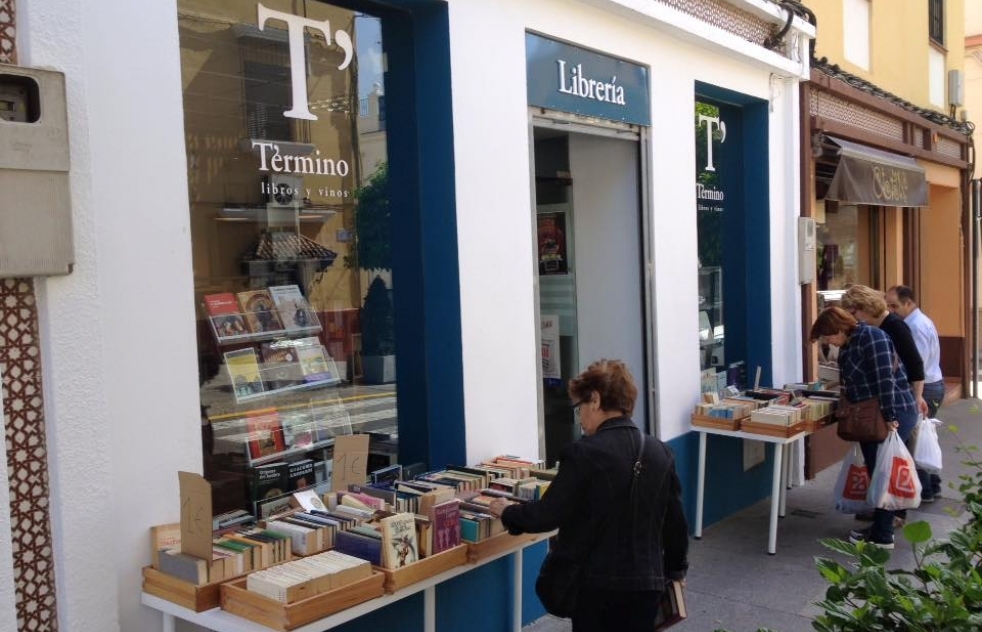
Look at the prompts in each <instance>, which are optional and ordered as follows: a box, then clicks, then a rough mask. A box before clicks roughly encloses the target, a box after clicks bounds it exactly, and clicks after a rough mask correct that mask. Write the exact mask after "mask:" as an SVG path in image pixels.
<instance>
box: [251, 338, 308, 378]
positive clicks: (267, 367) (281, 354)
mask: <svg viewBox="0 0 982 632" xmlns="http://www.w3.org/2000/svg"><path fill="white" fill-rule="evenodd" d="M259 352H260V355H261V356H262V359H263V367H262V376H263V381H264V382H266V385H267V386H268V387H269V389H270V390H276V389H279V388H288V387H290V386H296V385H297V384H303V383H304V375H303V370H301V368H300V360H299V357H298V356H297V349H296V347H295V346H294V345H292V344H282V343H279V342H265V343H263V344H262V345H261V347H260V351H259Z"/></svg>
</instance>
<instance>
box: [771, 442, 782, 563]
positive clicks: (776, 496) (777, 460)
mask: <svg viewBox="0 0 982 632" xmlns="http://www.w3.org/2000/svg"><path fill="white" fill-rule="evenodd" d="M783 456H784V446H782V445H781V444H779V443H775V444H774V475H773V482H772V483H771V524H770V529H769V530H768V534H767V552H768V553H770V554H771V555H774V554H775V553H777V511H778V505H780V504H781V491H782V485H781V478H782V476H781V471H782V468H783V465H784V463H783V461H784V459H783V458H782V457H783Z"/></svg>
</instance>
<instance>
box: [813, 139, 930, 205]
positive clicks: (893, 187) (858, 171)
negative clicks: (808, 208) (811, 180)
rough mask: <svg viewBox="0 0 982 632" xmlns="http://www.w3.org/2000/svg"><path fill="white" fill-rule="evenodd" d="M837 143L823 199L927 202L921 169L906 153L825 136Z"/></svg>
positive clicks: (882, 202)
mask: <svg viewBox="0 0 982 632" xmlns="http://www.w3.org/2000/svg"><path fill="white" fill-rule="evenodd" d="M825 138H827V139H828V140H830V141H832V142H833V143H835V144H836V145H838V146H839V166H838V167H837V168H836V170H835V176H833V178H832V184H831V185H829V192H828V193H826V194H825V199H826V200H836V201H838V202H844V203H847V204H870V205H876V206H927V205H928V200H927V178H926V177H925V175H924V169H923V168H922V167H921V166H920V165H918V164H917V161H916V160H914V159H913V158H910V157H909V156H901V155H900V154H895V153H893V152H889V151H883V150H880V149H874V148H872V147H868V146H866V145H860V144H859V143H853V142H851V141H847V140H842V139H841V138H835V137H834V136H828V135H826V137H825Z"/></svg>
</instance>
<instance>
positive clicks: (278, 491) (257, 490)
mask: <svg viewBox="0 0 982 632" xmlns="http://www.w3.org/2000/svg"><path fill="white" fill-rule="evenodd" d="M287 476H288V466H287V464H286V463H284V462H283V461H277V462H276V463H264V464H263V465H257V466H255V467H253V468H252V470H251V471H250V474H249V499H250V500H262V499H264V498H275V497H277V496H282V495H283V494H285V493H286V492H287V486H288V484H289V480H288V478H287Z"/></svg>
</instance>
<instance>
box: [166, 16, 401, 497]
mask: <svg viewBox="0 0 982 632" xmlns="http://www.w3.org/2000/svg"><path fill="white" fill-rule="evenodd" d="M265 4H267V5H269V8H265V7H264V6H263V5H261V4H260V5H257V3H255V2H226V3H221V4H217V5H216V4H215V3H213V2H208V1H206V0H180V1H179V3H178V6H179V9H178V11H179V34H180V45H181V63H182V74H183V95H184V112H185V142H186V148H187V165H188V186H189V196H190V209H191V240H192V248H193V266H194V290H195V304H196V306H197V309H198V310H199V319H198V350H199V374H200V384H201V410H202V415H203V421H202V427H203V429H204V431H205V435H204V436H205V442H204V443H205V473H206V476H207V477H208V478H209V479H210V480H211V481H212V482H213V484H214V487H215V494H214V498H215V510H216V511H220V510H227V509H233V508H240V507H241V508H249V509H250V510H253V511H255V512H257V513H259V514H268V513H269V512H270V511H273V510H274V509H276V508H277V507H278V506H282V505H283V504H284V503H285V502H287V494H288V493H289V492H291V491H293V490H296V489H298V488H302V487H304V486H312V485H314V484H315V483H320V484H321V485H322V486H326V485H327V481H328V478H329V471H328V469H329V467H330V465H329V464H330V455H331V452H330V450H331V446H332V444H333V437H334V436H335V435H337V434H348V433H352V432H368V431H373V432H376V433H378V435H377V436H378V437H392V436H394V435H395V432H396V426H397V422H396V387H395V339H394V318H395V315H394V313H393V308H392V296H391V295H392V274H391V268H392V256H391V227H390V208H389V198H388V178H387V175H388V170H387V155H386V132H385V118H384V105H383V103H384V94H385V89H384V79H383V73H382V62H381V60H382V37H381V29H380V25H379V20H378V19H377V18H375V17H372V16H369V15H365V14H362V13H357V12H353V11H350V10H347V9H341V8H338V7H334V6H331V5H328V4H325V3H321V2H302V3H300V2H292V3H284V2H268V3H265ZM384 460H385V458H384V456H381V457H379V461H380V462H379V463H378V464H379V465H381V464H384V463H383V461H384ZM372 465H373V463H372V461H371V458H370V463H369V466H370V467H371V466H372ZM267 479H269V480H271V481H273V482H272V483H269V482H268V481H267ZM262 481H266V483H262V484H261V482H262Z"/></svg>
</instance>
